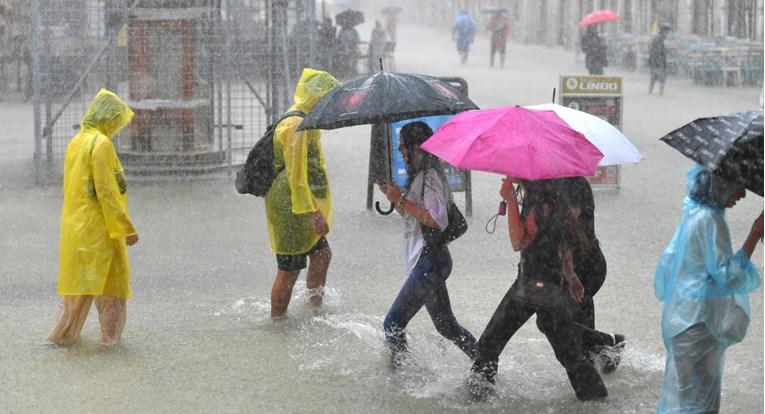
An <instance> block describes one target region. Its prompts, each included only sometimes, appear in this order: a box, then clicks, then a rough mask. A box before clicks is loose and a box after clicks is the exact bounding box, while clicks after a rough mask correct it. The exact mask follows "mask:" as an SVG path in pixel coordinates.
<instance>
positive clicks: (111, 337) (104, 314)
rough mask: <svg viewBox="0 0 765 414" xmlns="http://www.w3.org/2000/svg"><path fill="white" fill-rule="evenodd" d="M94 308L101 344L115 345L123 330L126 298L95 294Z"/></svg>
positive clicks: (125, 319)
mask: <svg viewBox="0 0 765 414" xmlns="http://www.w3.org/2000/svg"><path fill="white" fill-rule="evenodd" d="M96 309H98V320H99V322H100V323H101V345H103V346H114V345H117V344H118V343H119V342H120V339H121V338H122V331H123V330H125V322H126V321H127V300H125V299H123V298H118V297H116V296H110V295H100V296H96Z"/></svg>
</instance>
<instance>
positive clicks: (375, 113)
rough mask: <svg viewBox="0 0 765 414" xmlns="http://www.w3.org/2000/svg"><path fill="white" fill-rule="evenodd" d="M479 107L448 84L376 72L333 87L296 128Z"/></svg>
mask: <svg viewBox="0 0 765 414" xmlns="http://www.w3.org/2000/svg"><path fill="white" fill-rule="evenodd" d="M469 109H478V107H477V106H476V105H475V104H474V103H473V102H472V101H471V100H470V99H468V97H467V95H466V93H465V92H463V91H462V90H460V89H458V88H457V87H455V86H453V85H452V84H450V83H449V82H446V81H444V80H441V79H438V78H434V77H432V76H427V75H418V74H413V73H386V72H379V73H375V74H372V75H368V76H362V77H360V78H358V79H355V80H352V81H349V82H346V83H344V84H342V85H339V86H336V87H335V88H334V89H332V90H331V91H330V92H329V93H328V94H326V95H324V97H322V98H321V99H320V100H319V101H318V102H317V103H316V105H315V106H314V107H313V109H311V112H309V113H308V115H306V117H305V118H304V119H303V122H302V123H301V124H300V126H299V127H298V129H300V130H303V129H335V128H342V127H347V126H353V125H363V124H381V123H391V122H396V121H402V120H405V119H412V118H419V117H422V116H431V115H451V114H456V113H458V112H462V111H467V110H469Z"/></svg>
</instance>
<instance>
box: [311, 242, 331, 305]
mask: <svg viewBox="0 0 765 414" xmlns="http://www.w3.org/2000/svg"><path fill="white" fill-rule="evenodd" d="M308 258H309V260H310V262H309V264H308V274H307V275H306V281H305V284H306V287H307V288H308V292H309V294H310V301H311V303H312V304H313V305H314V306H319V305H321V303H322V301H323V298H324V293H323V292H322V289H323V288H324V285H325V284H326V283H327V271H328V270H329V263H330V262H331V261H332V249H330V248H329V246H327V247H325V248H323V249H321V250H318V251H316V252H313V253H311V254H310V255H309V256H308Z"/></svg>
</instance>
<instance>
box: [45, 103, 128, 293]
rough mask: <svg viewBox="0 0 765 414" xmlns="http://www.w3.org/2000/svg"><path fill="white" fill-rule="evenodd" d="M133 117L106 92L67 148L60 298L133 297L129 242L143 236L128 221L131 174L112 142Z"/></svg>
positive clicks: (86, 115)
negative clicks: (125, 169)
mask: <svg viewBox="0 0 765 414" xmlns="http://www.w3.org/2000/svg"><path fill="white" fill-rule="evenodd" d="M132 118H133V111H132V110H130V108H128V106H127V105H126V104H125V103H124V102H122V101H121V100H120V98H119V97H118V96H117V95H115V94H114V93H112V92H109V91H107V90H106V89H101V91H100V92H98V94H97V95H96V97H95V98H94V99H93V102H91V103H90V106H89V107H88V110H87V112H86V113H85V116H84V117H83V118H82V123H81V124H80V132H79V133H78V134H77V135H75V137H74V138H72V140H71V141H70V142H69V145H68V146H67V148H66V156H65V158H64V203H63V208H62V211H61V247H60V257H59V279H58V293H59V294H60V295H102V294H105V295H111V296H115V297H118V298H125V299H127V298H129V297H130V265H129V262H128V255H127V246H126V244H125V237H126V236H131V235H135V234H137V232H136V229H135V227H134V226H133V223H132V222H131V221H130V217H129V216H128V209H127V184H126V182H125V173H124V171H123V169H122V163H120V160H119V159H118V158H117V152H116V151H115V149H114V145H113V144H112V138H113V137H114V136H115V135H117V133H118V132H119V131H120V130H121V129H122V128H124V127H125V126H127V124H128V123H130V120H131V119H132Z"/></svg>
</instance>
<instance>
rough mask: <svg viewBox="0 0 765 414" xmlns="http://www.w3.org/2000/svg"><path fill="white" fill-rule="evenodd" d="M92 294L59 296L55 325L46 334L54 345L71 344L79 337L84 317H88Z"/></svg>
mask: <svg viewBox="0 0 765 414" xmlns="http://www.w3.org/2000/svg"><path fill="white" fill-rule="evenodd" d="M92 303H93V296H79V295H69V296H64V297H63V298H61V303H60V304H59V312H58V320H57V321H56V326H54V327H53V330H51V331H50V334H48V340H49V341H51V342H53V343H55V344H56V345H71V344H73V343H74V342H76V341H77V340H78V339H79V338H80V332H82V327H83V326H85V319H87V317H88V312H89V311H90V305H91V304H92Z"/></svg>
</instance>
